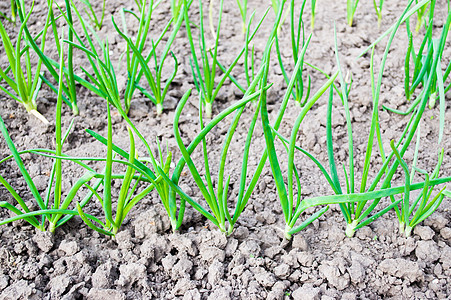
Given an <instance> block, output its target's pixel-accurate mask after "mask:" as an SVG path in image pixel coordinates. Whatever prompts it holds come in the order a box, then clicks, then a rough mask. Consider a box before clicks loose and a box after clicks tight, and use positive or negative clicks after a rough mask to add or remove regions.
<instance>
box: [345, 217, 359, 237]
mask: <svg viewBox="0 0 451 300" xmlns="http://www.w3.org/2000/svg"><path fill="white" fill-rule="evenodd" d="M357 224H358V221H357V220H354V221H352V223H348V225H347V226H346V236H347V237H349V238H351V237H353V236H354V234H355V230H356V229H355V227H356V226H357Z"/></svg>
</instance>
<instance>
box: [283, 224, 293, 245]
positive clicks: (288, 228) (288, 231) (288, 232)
mask: <svg viewBox="0 0 451 300" xmlns="http://www.w3.org/2000/svg"><path fill="white" fill-rule="evenodd" d="M291 229H293V228H292V227H290V226H289V225H286V226H285V238H286V239H287V240H288V241H289V240H291V237H292V235H291V234H290V231H291Z"/></svg>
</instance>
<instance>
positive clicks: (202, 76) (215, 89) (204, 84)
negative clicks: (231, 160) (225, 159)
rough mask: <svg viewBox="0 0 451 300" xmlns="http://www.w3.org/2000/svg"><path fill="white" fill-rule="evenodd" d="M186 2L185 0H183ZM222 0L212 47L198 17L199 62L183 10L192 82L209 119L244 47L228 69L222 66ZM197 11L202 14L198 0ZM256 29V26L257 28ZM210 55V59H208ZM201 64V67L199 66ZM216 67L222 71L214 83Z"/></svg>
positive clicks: (222, 0) (202, 23)
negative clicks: (220, 39)
mask: <svg viewBox="0 0 451 300" xmlns="http://www.w3.org/2000/svg"><path fill="white" fill-rule="evenodd" d="M184 1H185V2H186V0H184ZM223 4H224V0H221V1H220V5H219V13H218V25H217V28H216V33H215V40H214V46H213V47H212V49H208V47H207V43H206V40H205V36H206V35H205V29H204V18H202V17H201V18H200V26H199V52H200V53H199V57H200V60H201V63H200V62H199V61H198V54H197V52H196V47H195V46H194V38H193V34H192V30H191V24H192V22H191V21H190V20H189V17H188V11H187V10H185V12H184V14H185V27H186V31H187V35H188V40H189V43H190V47H191V54H192V60H191V71H192V73H193V76H194V84H195V86H196V89H197V91H198V93H199V94H200V95H201V97H202V103H203V107H205V117H206V118H209V119H211V117H212V105H213V101H214V99H215V98H216V96H217V95H218V93H219V91H220V89H221V88H222V86H223V84H224V82H225V80H226V79H227V78H229V76H230V73H231V72H232V70H233V68H234V67H235V66H236V64H237V63H238V60H239V58H240V57H241V56H242V55H243V54H244V52H245V47H243V50H242V51H241V52H240V53H239V54H238V56H237V57H236V59H235V60H234V61H233V62H232V64H231V65H230V66H229V68H228V69H225V68H224V67H222V66H221V65H220V63H219V61H218V45H219V35H220V28H221V23H222V11H223ZM199 13H200V15H201V16H203V7H202V2H201V1H199ZM265 15H266V14H265ZM257 29H258V28H257ZM255 33H256V30H254V32H253V34H252V35H250V36H251V38H250V39H252V38H253V37H254V36H255ZM210 57H211V61H210ZM201 66H202V68H201ZM217 67H219V68H221V69H222V70H223V71H224V73H225V74H224V75H223V77H222V78H221V79H220V80H219V82H218V83H217V84H216V82H215V79H216V76H217V74H216V73H217V72H216V70H217Z"/></svg>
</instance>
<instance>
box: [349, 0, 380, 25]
mask: <svg viewBox="0 0 451 300" xmlns="http://www.w3.org/2000/svg"><path fill="white" fill-rule="evenodd" d="M358 4H359V0H346V20H348V25H349V26H352V23H353V22H354V15H355V12H356V10H357V5H358ZM376 11H377V10H376Z"/></svg>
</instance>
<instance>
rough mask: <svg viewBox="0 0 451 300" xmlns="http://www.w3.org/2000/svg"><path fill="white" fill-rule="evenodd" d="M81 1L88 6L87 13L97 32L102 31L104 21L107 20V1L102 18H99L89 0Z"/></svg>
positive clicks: (103, 7) (103, 6) (104, 1)
mask: <svg viewBox="0 0 451 300" xmlns="http://www.w3.org/2000/svg"><path fill="white" fill-rule="evenodd" d="M80 1H81V2H82V3H83V4H84V5H85V6H86V8H85V12H86V14H87V15H88V18H89V20H90V21H91V22H92V23H93V24H94V26H95V27H96V28H97V30H100V29H102V26H103V20H104V19H105V4H106V0H103V5H102V15H101V16H100V17H97V14H96V12H95V11H94V8H93V7H92V5H91V2H90V1H89V0H80Z"/></svg>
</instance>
